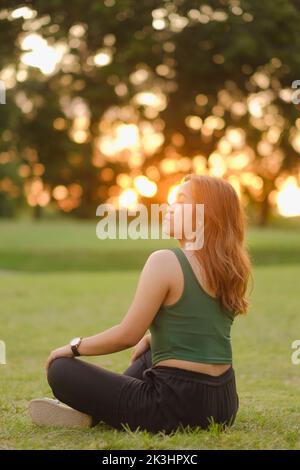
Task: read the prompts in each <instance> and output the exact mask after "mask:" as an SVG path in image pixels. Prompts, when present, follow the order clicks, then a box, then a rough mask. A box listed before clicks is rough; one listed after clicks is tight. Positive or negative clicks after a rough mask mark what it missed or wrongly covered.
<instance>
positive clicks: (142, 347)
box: [130, 335, 150, 364]
mask: <svg viewBox="0 0 300 470" xmlns="http://www.w3.org/2000/svg"><path fill="white" fill-rule="evenodd" d="M148 348H150V335H147V336H144V337H143V338H142V339H141V340H140V341H139V342H138V343H137V344H136V345H135V346H134V347H133V350H132V352H131V357H130V364H132V363H133V361H135V360H136V359H137V358H138V357H139V356H140V355H141V354H143V352H144V351H147V349H148Z"/></svg>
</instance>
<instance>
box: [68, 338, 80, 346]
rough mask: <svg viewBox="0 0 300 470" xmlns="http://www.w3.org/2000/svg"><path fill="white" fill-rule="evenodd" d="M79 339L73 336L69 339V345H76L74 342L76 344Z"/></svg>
mask: <svg viewBox="0 0 300 470" xmlns="http://www.w3.org/2000/svg"><path fill="white" fill-rule="evenodd" d="M79 341H80V338H74V339H72V341H70V345H71V346H76V344H78V343H79Z"/></svg>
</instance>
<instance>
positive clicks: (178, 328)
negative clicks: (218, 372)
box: [149, 247, 234, 365]
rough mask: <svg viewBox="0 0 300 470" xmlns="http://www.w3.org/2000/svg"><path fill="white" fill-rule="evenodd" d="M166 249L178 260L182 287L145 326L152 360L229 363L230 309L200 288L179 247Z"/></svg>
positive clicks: (153, 362)
mask: <svg viewBox="0 0 300 470" xmlns="http://www.w3.org/2000/svg"><path fill="white" fill-rule="evenodd" d="M170 249H171V250H172V251H173V252H174V253H175V255H176V256H177V258H178V260H179V262H180V265H181V268H182V271H183V275H184V289H183V292H182V295H181V297H180V298H179V300H178V301H177V302H175V303H173V304H172V305H171V306H165V305H161V306H160V308H159V310H158V312H157V314H156V316H155V318H154V320H153V322H152V323H151V325H150V327H149V330H150V333H151V354H152V364H153V365H155V364H156V363H157V362H159V361H161V360H164V359H182V360H186V361H192V362H203V363H210V364H231V363H232V350H231V326H232V323H233V318H234V315H233V312H231V311H229V310H227V309H225V308H223V307H222V306H221V304H220V302H219V301H218V300H217V299H215V298H213V297H212V296H210V295H209V294H208V293H207V292H206V291H205V290H204V289H203V287H202V286H201V284H200V282H199V281H198V279H197V277H196V274H195V273H194V270H193V268H192V266H191V264H190V262H189V260H188V259H187V257H186V255H185V253H184V252H183V251H182V250H181V248H179V247H176V248H170Z"/></svg>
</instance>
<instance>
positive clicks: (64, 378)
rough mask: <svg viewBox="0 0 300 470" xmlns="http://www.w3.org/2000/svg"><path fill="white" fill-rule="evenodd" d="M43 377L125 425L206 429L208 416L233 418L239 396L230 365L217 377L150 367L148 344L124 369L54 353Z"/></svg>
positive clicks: (98, 415) (97, 415)
mask: <svg viewBox="0 0 300 470" xmlns="http://www.w3.org/2000/svg"><path fill="white" fill-rule="evenodd" d="M48 382H49V385H50V387H51V388H52V391H53V394H54V396H55V397H56V398H57V399H58V400H60V401H61V402H63V403H65V404H67V405H69V406H71V407H72V408H75V409H77V410H79V411H82V412H84V413H86V414H89V415H91V416H92V417H93V424H94V425H96V424H97V423H99V422H100V421H103V422H104V423H106V424H108V425H110V426H112V427H114V428H116V429H119V430H122V429H123V430H124V429H125V427H124V426H123V424H125V425H126V424H127V426H128V427H129V429H130V430H137V429H138V430H146V431H148V432H150V433H157V432H159V431H164V432H165V433H166V434H169V433H171V432H173V431H175V430H176V429H178V428H179V427H180V428H181V429H182V428H188V427H189V428H193V427H196V426H200V427H201V428H203V429H205V428H207V427H208V425H209V424H210V423H211V422H215V423H224V424H225V425H227V426H230V425H231V424H233V423H234V421H235V417H236V413H237V411H238V406H239V399H238V394H237V391H236V382H235V374H234V369H233V368H232V367H231V368H230V369H229V370H227V371H226V372H225V373H223V374H222V375H220V376H218V377H213V376H210V375H207V374H202V373H199V372H194V371H189V370H186V369H180V368H176V367H166V366H158V367H152V362H151V349H150V348H149V349H148V350H147V351H145V352H144V354H142V355H141V356H139V357H138V358H137V359H136V360H135V361H134V362H133V363H132V364H131V365H130V366H129V367H128V369H126V370H125V372H124V373H123V374H120V373H117V372H111V371H109V370H107V369H104V368H102V367H99V366H95V365H94V364H90V363H88V362H85V361H83V360H82V359H75V358H66V357H62V358H58V359H55V360H54V361H53V362H52V363H51V365H50V367H49V371H48Z"/></svg>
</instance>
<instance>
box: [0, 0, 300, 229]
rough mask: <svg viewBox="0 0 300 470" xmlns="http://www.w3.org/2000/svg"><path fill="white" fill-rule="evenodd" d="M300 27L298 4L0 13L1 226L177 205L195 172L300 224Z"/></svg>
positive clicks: (48, 5) (22, 8)
mask: <svg viewBox="0 0 300 470" xmlns="http://www.w3.org/2000/svg"><path fill="white" fill-rule="evenodd" d="M299 24H300V4H299V2H297V1H296V0H273V1H272V2H263V1H261V0H251V1H250V0H249V1H244V0H208V1H205V2H202V1H192V0H175V1H166V0H144V1H141V2H138V1H135V0H105V1H98V0H90V1H89V2H85V1H82V0H72V2H67V1H62V0H36V1H32V2H31V1H28V2H18V1H12V0H10V1H1V10H0V80H1V82H0V85H1V87H0V89H1V90H2V95H1V96H2V99H1V102H2V104H1V105H0V111H1V112H0V136H1V141H0V216H3V217H17V216H19V217H20V216H22V217H28V216H30V217H34V218H39V217H41V216H43V217H51V216H52V217H53V216H56V215H58V214H65V215H68V216H69V217H70V216H76V217H79V218H90V217H92V218H94V217H95V214H96V207H97V206H98V205H99V204H100V203H101V202H104V201H107V202H110V203H112V204H114V205H115V206H116V207H120V206H121V207H134V206H135V204H136V203H137V202H144V203H148V202H149V203H151V202H164V201H166V200H167V199H168V200H169V201H172V197H173V196H174V191H175V190H176V184H178V182H179V181H180V179H181V177H182V176H183V175H184V174H185V173H187V172H196V173H200V174H210V175H216V176H220V177H223V178H226V179H228V180H229V181H230V182H231V183H232V185H233V186H234V187H235V189H236V190H237V191H238V194H239V195H240V198H241V200H242V202H243V204H244V206H245V207H247V211H248V214H249V217H250V220H251V221H252V222H253V223H256V224H261V225H265V224H267V223H269V222H270V221H271V220H272V219H274V218H277V219H278V216H279V217H293V216H300V161H299V152H300V117H299V106H297V104H295V103H294V102H293V101H292V98H293V94H294V95H295V90H293V89H292V82H293V81H294V80H297V79H300V55H299V50H300V36H299ZM5 95H6V96H5ZM4 101H5V103H6V104H4Z"/></svg>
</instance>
